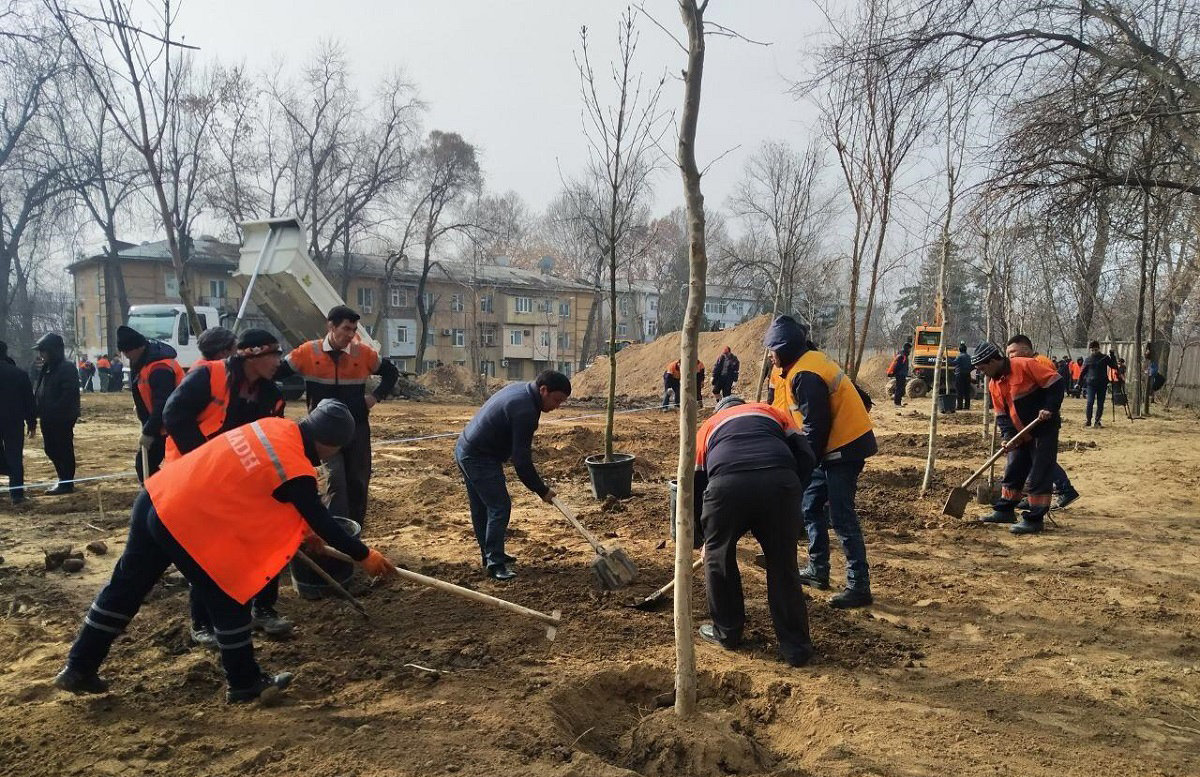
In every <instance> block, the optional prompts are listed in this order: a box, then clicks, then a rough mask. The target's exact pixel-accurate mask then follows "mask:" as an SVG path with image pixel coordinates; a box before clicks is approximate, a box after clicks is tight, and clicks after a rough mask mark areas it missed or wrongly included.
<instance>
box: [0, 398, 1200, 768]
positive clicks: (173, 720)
mask: <svg viewBox="0 0 1200 777" xmlns="http://www.w3.org/2000/svg"><path fill="white" fill-rule="evenodd" d="M925 407H926V405H925V404H924V403H921V405H920V408H919V409H920V410H921V411H922V412H923V411H924V409H925ZM917 411H918V407H917V406H916V405H913V406H910V407H908V408H906V409H905V410H904V411H902V414H898V413H897V411H895V410H894V409H893V408H892V407H891V406H890V405H888V406H884V405H879V406H877V407H876V409H875V411H874V417H875V420H876V422H877V424H878V430H879V433H880V437H881V441H882V448H883V452H882V454H881V455H880V456H878V457H876V458H874V459H872V460H871V461H870V462H869V463H868V466H867V470H866V473H865V475H864V482H863V488H862V492H861V495H860V507H861V512H862V519H863V523H864V528H865V531H866V533H867V540H868V550H869V553H870V557H871V561H872V564H873V567H874V569H873V581H874V588H875V597H876V602H877V603H876V605H875V606H874V607H872V608H870V609H868V610H863V611H858V612H841V611H837V610H833V609H831V608H830V607H829V606H828V604H827V599H828V595H829V594H828V593H825V592H817V593H816V595H815V596H813V597H812V599H811V600H810V617H811V620H812V624H813V632H814V639H815V641H816V643H817V647H818V650H819V657H818V659H817V660H816V661H815V663H814V664H813V665H812V666H810V667H808V668H804V669H800V670H792V669H789V668H787V667H786V666H785V665H784V664H782V663H779V662H778V661H777V660H776V658H775V654H774V636H773V633H772V631H771V628H770V621H769V618H768V616H767V612H766V603H765V588H764V579H763V577H762V575H761V573H760V572H759V571H758V570H757V569H755V568H753V567H752V566H751V565H749V564H745V565H743V575H744V581H745V587H746V595H747V603H748V612H749V617H750V628H749V631H748V635H747V636H748V639H747V646H746V648H745V649H744V650H742V651H740V652H737V653H731V652H725V651H722V650H720V649H717V648H714V647H712V646H708V645H700V646H699V647H698V648H697V651H698V660H699V665H700V668H701V670H702V672H703V675H702V683H701V693H702V702H701V704H702V707H703V709H704V710H705V711H706V713H707V714H706V716H705V717H704V718H703V719H702V720H701V721H699V722H697V723H695V724H692V725H691V726H689V727H688V728H686V729H680V728H679V727H677V726H675V725H674V724H673V721H672V720H671V717H670V715H671V713H670V711H669V710H667V709H665V708H666V705H668V704H669V703H670V688H671V667H672V662H673V656H674V651H673V644H672V625H671V617H670V614H669V613H642V612H639V611H635V610H630V609H628V608H626V607H625V606H624V605H625V604H626V603H627V602H629V601H630V600H631V599H632V598H633V597H634V596H635V595H644V594H646V593H648V592H649V591H650V590H652V589H653V588H655V587H657V586H658V585H660V584H661V583H662V582H665V581H666V580H667V579H668V575H669V570H670V565H671V559H670V553H671V546H670V544H669V543H668V544H666V546H665V547H661V548H660V547H659V546H660V545H662V544H663V541H664V539H666V536H667V521H668V516H667V489H666V481H667V479H668V478H669V477H670V476H671V473H672V472H673V471H674V466H675V464H674V450H675V442H674V440H675V434H676V417H675V415H674V414H673V413H672V414H660V413H658V412H657V411H654V412H649V413H633V414H627V415H622V416H619V417H618V418H619V420H618V422H617V430H618V436H619V438H620V444H619V447H620V448H622V449H624V450H627V451H630V452H633V453H636V454H637V455H638V457H639V465H638V471H637V478H636V480H635V495H634V497H633V498H632V499H629V500H626V501H623V502H620V503H615V504H610V505H609V506H607V507H606V508H602V507H601V506H599V505H597V504H596V503H595V501H594V500H593V499H592V498H591V496H590V494H589V492H588V486H587V476H586V473H585V471H584V469H583V466H582V463H581V459H582V457H583V456H584V455H587V454H589V453H593V452H595V451H597V450H598V448H599V447H600V439H601V437H600V429H601V428H602V427H601V419H591V420H586V421H579V422H572V423H567V424H549V423H547V424H543V427H542V430H541V431H540V432H539V435H538V451H537V454H538V459H539V462H540V464H541V466H542V467H543V470H544V471H545V472H546V473H547V475H548V476H549V478H550V479H551V480H552V482H553V484H554V486H555V488H556V489H558V490H559V492H560V493H561V494H562V495H563V496H564V497H565V498H566V500H567V501H568V502H570V503H572V504H575V505H577V506H578V507H580V508H582V509H583V516H584V520H585V522H586V523H588V524H589V525H591V526H592V527H593V528H594V529H595V530H597V532H599V533H601V534H605V533H607V534H609V535H610V536H615V540H616V541H619V542H620V543H621V544H622V545H623V546H624V547H625V548H626V549H627V550H628V551H629V552H630V554H631V555H632V557H633V558H634V559H635V561H636V562H637V563H638V565H639V566H640V568H641V570H642V579H641V581H639V582H638V583H636V584H635V585H634V586H633V587H632V588H631V589H630V590H628V591H625V592H620V593H617V594H608V595H602V594H599V593H596V592H594V591H593V590H592V589H591V587H590V582H589V575H588V570H587V561H588V560H589V559H590V558H591V553H590V551H589V550H588V549H587V548H586V546H585V545H584V544H583V543H582V541H581V540H579V539H578V538H576V537H575V536H573V534H572V533H571V532H570V530H569V529H568V528H567V527H566V524H565V522H564V521H562V519H561V518H559V517H558V516H557V515H556V513H554V512H552V511H551V510H550V509H548V508H547V507H546V506H544V505H542V504H541V503H540V502H539V501H538V500H537V499H536V498H534V497H533V496H532V495H529V494H527V493H524V492H523V490H522V489H521V487H520V486H519V484H517V483H515V481H514V488H513V494H514V498H515V509H514V516H513V523H512V538H511V541H510V544H509V551H510V552H511V553H513V554H514V555H516V556H518V557H519V558H520V564H519V567H518V568H519V570H520V573H521V574H520V577H519V578H518V579H517V580H516V581H514V582H513V583H511V584H498V583H492V582H489V581H486V580H485V579H483V577H482V575H481V570H480V569H479V566H478V555H477V550H476V548H475V545H474V542H473V539H472V536H471V533H470V529H469V521H468V517H467V511H466V499H465V495H464V492H463V489H462V486H461V484H460V482H459V481H458V479H457V477H456V476H455V475H456V473H455V471H454V469H453V462H452V460H451V447H452V440H451V439H450V438H443V439H434V440H425V441H417V442H411V443H399V444H392V445H381V444H379V442H378V441H383V440H393V439H396V438H400V437H409V436H418V435H425V434H434V433H438V432H447V431H449V432H453V431H457V430H458V429H460V428H461V426H462V425H463V424H464V423H465V422H466V420H467V419H468V418H469V416H470V415H471V413H472V408H470V407H468V406H458V405H437V404H415V403H404V402H393V403H387V404H385V405H382V406H381V407H380V408H378V409H377V411H376V415H375V423H374V436H375V439H376V441H377V443H376V456H375V467H376V469H375V479H374V480H373V482H372V486H371V496H372V499H373V502H372V506H371V514H370V518H369V522H368V526H367V530H366V534H367V538H368V540H369V541H370V542H372V544H377V545H379V546H380V547H382V548H383V549H385V550H386V551H388V552H390V553H392V554H393V556H394V557H395V558H396V559H398V560H401V561H402V562H404V563H405V564H406V565H408V566H410V567H412V568H414V569H417V570H419V571H422V572H425V573H427V574H432V575H436V576H439V577H443V578H445V579H448V580H451V581H453V582H457V583H462V584H465V585H469V586H472V587H475V588H478V589H479V590H483V591H487V592H489V593H493V594H496V595H501V596H505V597H507V598H510V599H512V600H515V601H517V602H519V603H522V604H526V605H528V606H531V607H536V608H539V609H542V610H547V611H549V610H551V609H555V608H560V609H562V611H563V613H564V625H563V627H562V628H561V629H560V631H559V635H558V639H557V640H556V641H553V642H550V641H547V640H546V639H545V637H544V633H543V630H542V629H541V628H540V627H539V626H538V625H536V624H535V623H533V622H532V621H526V620H521V619H519V618H516V617H515V616H508V615H505V614H500V613H495V612H493V611H491V610H488V609H485V608H482V607H480V606H479V605H476V604H473V603H470V602H467V601H464V600H459V599H455V598H449V597H447V596H445V595H443V594H439V593H437V592H434V591H430V590H427V589H421V588H416V587H413V586H410V585H407V584H399V585H388V586H386V587H381V588H376V589H373V590H370V591H369V592H367V594H366V595H365V597H364V603H365V604H366V606H367V607H368V608H369V609H370V610H371V612H372V614H373V618H372V620H371V621H370V622H369V623H367V622H364V621H362V620H361V619H359V618H358V617H357V616H355V615H354V614H353V613H352V612H351V611H350V610H348V609H347V608H346V607H344V606H343V605H341V604H340V603H338V602H336V601H319V602H308V601H304V600H301V599H299V598H298V597H296V596H295V595H294V594H292V593H291V591H290V590H285V592H284V595H283V598H282V600H281V603H280V604H281V610H283V611H284V612H285V613H286V614H287V615H289V616H291V617H292V618H294V619H295V620H296V622H297V624H298V628H297V634H296V637H295V639H293V640H291V641H287V642H262V643H260V659H261V661H262V663H263V665H264V666H265V667H267V668H269V669H277V670H279V669H288V670H292V671H295V672H296V673H297V677H296V681H295V684H294V685H293V688H292V690H290V691H289V692H288V693H287V695H286V700H285V701H284V702H283V703H282V704H280V705H278V706H273V707H262V706H258V705H251V706H236V707H230V706H228V705H226V704H225V702H224V699H223V686H222V680H221V675H220V672H219V669H218V666H217V663H216V659H215V656H214V655H212V654H210V653H208V652H205V651H203V650H200V649H197V648H189V647H188V646H187V644H186V636H185V635H186V627H187V621H186V614H185V613H186V604H185V594H184V593H183V592H181V591H168V590H165V589H164V590H159V591H156V592H155V594H154V596H153V597H152V598H151V600H150V601H148V602H147V604H146V606H145V607H144V608H143V610H142V613H141V614H140V615H139V617H138V618H137V619H136V620H135V621H134V624H133V626H132V628H131V629H130V631H129V633H128V634H127V636H125V637H123V638H122V639H121V640H119V641H118V643H117V644H116V646H115V647H114V650H113V654H112V657H111V659H110V661H109V662H108V664H107V666H106V674H107V675H108V676H109V677H110V678H111V679H112V680H113V681H114V682H113V690H112V691H111V692H110V693H107V694H105V695H101V696H93V697H72V696H69V695H66V694H61V693H59V692H57V691H55V690H54V689H53V688H52V687H51V686H50V685H49V680H50V678H51V677H52V676H53V675H54V673H55V672H56V671H57V670H58V668H59V667H60V665H61V663H62V661H63V658H64V655H65V653H66V650H67V647H68V645H69V642H70V640H71V638H72V637H73V635H74V632H75V630H76V628H77V626H78V623H79V619H80V617H81V616H82V613H83V611H84V609H85V607H86V606H87V603H88V602H89V601H90V599H91V597H92V596H93V595H94V594H95V592H96V590H98V588H99V587H100V585H101V584H102V583H103V582H104V580H105V579H106V578H107V575H108V573H109V571H110V569H111V565H112V563H113V562H114V561H115V559H116V558H117V555H118V554H119V553H120V551H121V548H122V545H123V542H124V526H125V524H126V522H127V517H128V508H129V506H130V504H131V502H132V499H133V496H134V487H133V485H132V481H130V480H123V481H112V482H107V483H104V484H103V485H102V486H100V487H98V486H97V485H94V484H93V485H88V486H85V487H84V488H83V489H82V490H81V492H80V493H79V494H76V495H74V496H70V497H58V498H54V497H47V496H37V497H35V499H33V500H32V504H31V506H30V507H28V508H26V509H22V510H20V511H13V510H11V509H8V508H5V512H3V513H0V516H2V517H0V553H2V554H3V556H4V561H3V564H2V565H0V774H3V775H14V776H15V777H26V776H31V775H73V774H82V775H117V774H122V775H135V774H146V775H157V774H164V775H165V774H171V775H181V774H197V775H200V774H204V775H246V774H249V775H297V774H305V775H309V776H310V777H335V776H337V775H347V776H348V775H353V776H354V777H374V776H376V775H414V776H415V775H422V776H423V775H437V774H461V775H480V776H481V777H483V776H486V775H498V774H507V775H534V776H535V777H551V776H554V777H569V776H571V777H585V776H591V775H596V776H600V777H615V776H616V775H630V774H646V775H688V774H692V775H724V774H764V775H766V774H770V775H834V776H839V775H887V776H889V777H890V776H892V775H897V776H898V775H938V776H939V777H940V776H941V775H989V776H990V775H1014V776H1015V775H1020V776H1022V777H1026V776H1033V775H1039V776H1040V775H1046V776H1047V777H1048V776H1050V775H1053V776H1054V777H1074V776H1076V775H1078V776H1079V777H1094V775H1097V774H1119V775H1122V776H1123V777H1124V776H1126V775H1180V776H1181V777H1182V776H1184V775H1197V774H1200V642H1198V639H1197V632H1200V587H1198V586H1197V580H1198V579H1200V554H1198V553H1197V550H1198V549H1200V537H1198V535H1197V532H1196V529H1197V526H1198V524H1200V508H1198V506H1197V491H1196V486H1197V483H1198V481H1200V474H1197V473H1198V472H1200V469H1198V464H1200V445H1198V444H1200V430H1197V427H1196V423H1195V420H1194V418H1192V417H1190V416H1182V415H1179V416H1169V417H1167V418H1165V419H1164V418H1156V419H1154V420H1149V421H1139V422H1137V423H1136V424H1132V423H1130V422H1129V421H1126V420H1124V419H1122V420H1121V421H1119V422H1118V421H1113V422H1112V423H1111V425H1109V426H1107V427H1105V428H1104V429H1102V430H1090V429H1084V428H1083V427H1082V423H1081V420H1080V419H1081V415H1082V409H1081V408H1080V407H1079V404H1078V403H1077V402H1075V401H1073V400H1068V406H1067V410H1066V412H1067V414H1068V417H1069V421H1068V424H1067V426H1066V427H1065V429H1064V431H1063V439H1064V441H1065V442H1064V450H1065V452H1064V454H1063V456H1062V460H1063V462H1064V464H1065V465H1066V467H1067V469H1068V471H1069V472H1070V473H1071V474H1072V476H1073V477H1074V480H1075V482H1076V484H1077V486H1078V487H1079V489H1080V490H1081V491H1082V492H1083V493H1084V494H1085V496H1084V498H1083V499H1081V500H1080V501H1079V502H1077V503H1076V505H1074V506H1072V507H1071V508H1070V509H1069V510H1067V511H1064V512H1062V513H1059V514H1058V516H1057V521H1058V526H1057V528H1056V529H1053V530H1049V531H1047V532H1045V533H1044V534H1042V535H1039V536H1035V537H1025V538H1016V537H1013V536H1011V535H1010V534H1009V533H1008V532H1007V531H1005V529H1004V527H996V526H991V527H987V526H980V525H976V524H972V523H970V522H966V521H964V522H957V521H954V520H950V519H944V518H941V517H940V516H939V515H938V510H939V509H940V506H941V501H942V499H944V497H945V494H946V489H947V488H948V486H949V484H950V483H951V482H952V481H954V480H960V479H962V478H963V477H965V475H966V473H967V472H969V470H970V469H971V468H972V467H973V465H975V464H976V463H977V462H979V461H981V460H982V458H981V457H980V455H979V453H978V450H977V445H976V442H975V440H976V439H978V438H977V435H978V422H979V415H978V414H977V413H972V414H969V415H967V414H960V415H957V416H954V417H952V418H950V419H948V421H947V423H946V424H945V425H944V426H943V429H944V431H945V432H946V433H947V438H948V440H949V442H948V444H947V447H948V459H947V460H946V462H945V463H944V465H943V466H942V467H941V469H940V474H939V476H938V481H937V487H936V489H935V493H934V494H933V495H932V496H931V497H930V498H928V499H926V500H924V501H920V500H918V499H917V498H916V490H917V486H918V484H919V482H920V474H921V466H922V456H923V452H924V448H923V436H922V429H923V426H924V423H925V421H924V419H923V418H921V417H920V415H919V414H918V412H917ZM583 412H588V411H587V410H580V409H579V408H578V407H574V408H572V406H571V405H568V406H567V407H566V408H564V410H563V411H560V413H558V414H556V416H558V417H565V416H568V415H577V414H580V413H583ZM84 414H85V421H84V423H81V424H80V426H79V427H78V429H77V436H78V440H79V448H80V473H81V474H93V473H100V472H113V471H121V470H127V469H129V468H130V465H131V463H132V453H133V446H134V445H135V444H136V443H135V440H136V431H135V425H134V422H133V414H132V408H131V402H130V399H129V397H128V395H127V394H126V395H121V396H98V395H85V398H84ZM551 418H554V416H551ZM27 461H28V462H29V471H30V476H29V479H30V481H31V482H32V481H34V480H41V479H44V477H45V476H46V475H47V474H48V472H49V467H48V463H47V461H46V460H45V458H44V457H42V455H41V451H40V449H35V450H33V451H28V452H27ZM101 489H102V490H101ZM101 500H103V505H104V510H103V515H102V514H101V510H100V504H101ZM978 509H979V510H982V508H978ZM968 517H972V516H970V515H969V516H968ZM89 524H91V527H95V528H91V527H89ZM96 539H103V540H104V541H105V542H107V544H108V546H109V552H108V554H107V555H105V556H95V555H92V554H90V553H89V554H88V556H87V566H86V567H85V569H84V570H83V571H82V572H81V573H78V574H68V573H65V572H62V571H61V570H54V571H47V570H45V569H44V564H43V559H42V554H43V551H44V550H46V549H50V548H52V547H55V546H58V545H61V544H65V543H69V544H72V545H74V546H75V547H77V548H81V547H83V546H84V545H85V544H86V543H88V542H90V541H92V540H96ZM746 547H747V548H750V547H752V546H751V545H750V544H749V543H747V544H746ZM692 594H693V602H694V612H695V616H696V619H697V621H698V622H699V621H701V620H702V619H703V618H704V617H705V606H704V598H703V595H704V592H703V583H702V581H701V580H700V578H699V577H697V582H696V585H695V587H694V589H693V592H692ZM698 742H699V743H701V744H697V743H698Z"/></svg>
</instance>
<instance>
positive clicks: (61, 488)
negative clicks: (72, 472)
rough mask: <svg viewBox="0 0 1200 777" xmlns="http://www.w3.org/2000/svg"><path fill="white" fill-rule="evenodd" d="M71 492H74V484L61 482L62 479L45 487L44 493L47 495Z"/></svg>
mask: <svg viewBox="0 0 1200 777" xmlns="http://www.w3.org/2000/svg"><path fill="white" fill-rule="evenodd" d="M73 493H75V484H74V483H63V482H62V481H59V482H58V483H55V484H54V487H53V488H49V489H46V494H47V495H49V496H61V495H62V494H73Z"/></svg>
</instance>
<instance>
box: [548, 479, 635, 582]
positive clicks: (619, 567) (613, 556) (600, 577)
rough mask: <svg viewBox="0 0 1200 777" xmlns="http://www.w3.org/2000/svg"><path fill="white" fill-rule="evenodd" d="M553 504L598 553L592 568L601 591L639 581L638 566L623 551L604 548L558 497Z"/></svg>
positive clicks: (615, 548)
mask: <svg viewBox="0 0 1200 777" xmlns="http://www.w3.org/2000/svg"><path fill="white" fill-rule="evenodd" d="M553 502H554V506H555V507H557V508H558V511H559V512H560V513H562V514H563V516H564V517H565V518H566V519H567V521H568V522H569V523H570V524H571V525H572V526H574V527H575V531H577V532H579V533H580V534H581V535H583V538H584V539H585V540H587V542H588V544H589V545H591V546H592V549H593V550H595V551H596V557H595V558H594V559H592V563H591V564H590V566H591V568H592V574H593V575H594V576H595V578H596V584H597V585H599V586H600V588H601V590H604V591H615V590H616V589H618V588H624V587H625V586H627V585H629V584H630V583H632V582H633V581H634V580H637V574H638V570H637V565H636V564H634V563H633V561H632V560H631V559H630V558H629V555H628V554H627V553H626V552H625V551H624V550H623V549H621V548H618V547H606V546H604V545H603V544H602V543H601V542H600V540H599V539H597V538H596V535H594V534H592V533H591V532H590V531H588V530H587V528H586V527H584V525H583V524H582V523H580V522H579V519H578V518H577V517H576V516H575V511H574V510H572V509H571V508H569V507H567V506H566V505H565V504H563V503H562V502H560V501H559V499H558V497H554V499H553Z"/></svg>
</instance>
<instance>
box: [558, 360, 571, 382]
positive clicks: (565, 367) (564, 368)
mask: <svg viewBox="0 0 1200 777" xmlns="http://www.w3.org/2000/svg"><path fill="white" fill-rule="evenodd" d="M558 371H559V372H561V373H562V374H563V375H566V376H567V377H568V378H569V377H571V362H559V363H558Z"/></svg>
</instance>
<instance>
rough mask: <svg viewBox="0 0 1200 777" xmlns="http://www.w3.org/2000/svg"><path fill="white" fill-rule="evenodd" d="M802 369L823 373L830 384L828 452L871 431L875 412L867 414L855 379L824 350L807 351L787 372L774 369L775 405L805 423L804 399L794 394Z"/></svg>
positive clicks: (826, 451) (772, 381) (826, 445)
mask: <svg viewBox="0 0 1200 777" xmlns="http://www.w3.org/2000/svg"><path fill="white" fill-rule="evenodd" d="M801 372H811V373H814V374H816V375H820V376H821V380H823V381H825V385H826V386H828V387H829V412H830V415H831V416H832V417H833V422H832V427H831V428H830V430H829V441H828V442H827V443H826V444H825V453H826V454H828V453H830V452H831V451H835V450H837V449H838V448H841V447H842V446H843V445H848V444H849V443H851V442H854V441H855V440H857V439H858V438H859V437H862V436H863V435H864V434H866V433H867V432H869V431H871V429H872V428H873V427H872V425H871V416H869V415H867V408H866V406H865V405H864V404H863V401H862V397H860V396H859V395H858V390H857V389H855V388H854V383H853V382H852V381H851V380H850V379H849V378H848V377H846V373H844V372H842V368H841V367H839V366H838V365H837V364H836V363H835V362H834V361H833V360H832V359H830V358H829V357H828V356H826V355H825V354H823V353H821V352H820V351H809V352H808V353H806V354H804V355H803V356H801V357H800V358H799V359H797V360H796V363H795V364H793V365H792V366H791V367H790V368H788V370H787V372H786V373H785V372H784V371H783V370H782V369H776V370H771V387H772V388H773V389H774V397H773V401H772V402H771V405H772V406H773V407H776V408H778V409H780V410H782V411H784V412H785V413H791V414H792V418H793V419H795V421H796V425H797V426H801V427H802V426H803V425H804V415H803V414H802V413H801V412H800V403H799V402H797V401H796V398H795V397H793V396H792V382H793V381H794V380H795V378H796V375H798V374H799V373H801Z"/></svg>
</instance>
